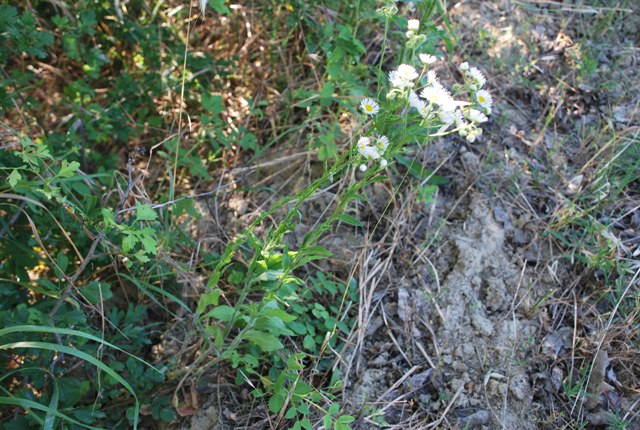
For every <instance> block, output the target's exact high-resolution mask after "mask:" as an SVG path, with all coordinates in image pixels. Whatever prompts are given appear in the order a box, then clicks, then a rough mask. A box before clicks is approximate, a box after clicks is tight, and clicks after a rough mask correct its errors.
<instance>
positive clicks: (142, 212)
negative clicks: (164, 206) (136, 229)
mask: <svg viewBox="0 0 640 430" xmlns="http://www.w3.org/2000/svg"><path fill="white" fill-rule="evenodd" d="M157 216H158V215H157V214H156V212H155V211H154V210H153V209H152V208H151V206H149V205H148V204H147V203H145V204H140V202H136V220H137V221H153V220H155V219H156V218H157Z"/></svg>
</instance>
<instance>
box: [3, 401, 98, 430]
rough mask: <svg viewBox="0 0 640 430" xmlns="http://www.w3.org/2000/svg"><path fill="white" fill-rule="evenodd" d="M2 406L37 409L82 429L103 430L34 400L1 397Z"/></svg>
mask: <svg viewBox="0 0 640 430" xmlns="http://www.w3.org/2000/svg"><path fill="white" fill-rule="evenodd" d="M0 405H14V406H20V407H21V408H24V409H26V410H29V409H37V410H39V411H43V412H46V413H47V416H48V415H53V416H56V417H58V418H62V419H63V420H65V421H68V422H70V423H72V424H75V425H78V426H80V427H84V428H87V429H93V430H102V429H101V428H100V427H93V426H90V425H86V424H83V423H81V422H80V421H77V420H74V419H73V418H71V417H70V416H68V415H65V414H63V413H61V412H58V411H57V410H55V409H52V408H50V407H48V406H45V405H41V404H40V403H37V402H34V401H32V400H27V399H18V398H15V397H0Z"/></svg>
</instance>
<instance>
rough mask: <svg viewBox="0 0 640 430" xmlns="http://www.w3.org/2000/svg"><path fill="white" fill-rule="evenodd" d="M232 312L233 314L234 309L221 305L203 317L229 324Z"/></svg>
mask: <svg viewBox="0 0 640 430" xmlns="http://www.w3.org/2000/svg"><path fill="white" fill-rule="evenodd" d="M234 312H235V309H234V308H232V307H231V306H227V305H221V306H218V307H216V308H214V309H213V310H212V311H211V312H208V313H207V314H206V315H205V317H208V318H215V319H217V320H220V321H224V322H229V321H231V317H232V316H233V313H234Z"/></svg>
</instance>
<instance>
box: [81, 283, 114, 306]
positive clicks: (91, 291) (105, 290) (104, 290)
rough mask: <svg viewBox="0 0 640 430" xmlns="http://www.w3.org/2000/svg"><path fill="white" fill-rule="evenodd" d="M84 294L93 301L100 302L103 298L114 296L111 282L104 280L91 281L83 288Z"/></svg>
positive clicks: (107, 298)
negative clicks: (107, 282) (106, 282)
mask: <svg viewBox="0 0 640 430" xmlns="http://www.w3.org/2000/svg"><path fill="white" fill-rule="evenodd" d="M82 295H83V296H84V298H85V299H87V300H89V301H90V302H91V303H93V304H94V305H95V304H98V303H100V301H101V300H105V301H106V300H109V299H110V298H111V297H113V293H112V292H111V288H110V286H109V284H105V283H104V282H97V281H91V282H89V284H87V286H86V287H84V288H83V289H82Z"/></svg>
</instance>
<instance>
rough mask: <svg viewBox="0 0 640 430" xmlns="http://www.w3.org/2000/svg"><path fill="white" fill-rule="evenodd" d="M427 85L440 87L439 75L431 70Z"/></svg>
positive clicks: (428, 74)
mask: <svg viewBox="0 0 640 430" xmlns="http://www.w3.org/2000/svg"><path fill="white" fill-rule="evenodd" d="M427 83H428V84H429V85H436V84H437V85H440V82H438V75H437V74H436V72H434V71H433V70H429V71H428V72H427Z"/></svg>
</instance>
